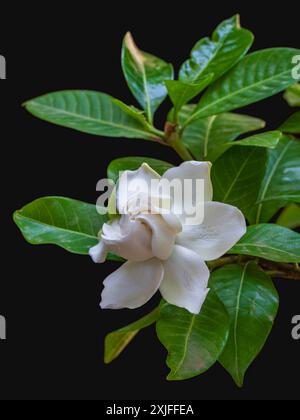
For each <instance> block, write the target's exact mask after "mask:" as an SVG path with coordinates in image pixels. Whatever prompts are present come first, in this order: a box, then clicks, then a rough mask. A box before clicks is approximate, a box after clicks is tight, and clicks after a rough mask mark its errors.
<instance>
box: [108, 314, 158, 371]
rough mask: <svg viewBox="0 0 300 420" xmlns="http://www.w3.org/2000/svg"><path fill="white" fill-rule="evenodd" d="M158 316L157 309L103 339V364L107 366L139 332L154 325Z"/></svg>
mask: <svg viewBox="0 0 300 420" xmlns="http://www.w3.org/2000/svg"><path fill="white" fill-rule="evenodd" d="M159 315H160V309H159V308H157V309H155V310H154V311H153V312H151V313H150V314H149V315H147V316H145V317H143V318H142V319H140V320H138V321H137V322H134V323H133V324H130V325H128V326H127V327H125V328H122V329H120V330H118V331H114V332H112V333H110V334H108V335H107V337H106V339H105V354H104V360H105V363H107V364H109V363H111V362H112V361H113V360H115V359H117V358H118V357H119V356H120V354H121V353H122V352H123V351H124V350H125V348H126V347H127V346H128V345H129V344H130V343H131V341H132V340H133V339H134V338H135V337H136V336H137V334H138V333H139V332H140V331H141V330H143V329H145V328H147V327H150V326H151V325H152V324H154V323H155V322H156V321H157V320H158V318H159Z"/></svg>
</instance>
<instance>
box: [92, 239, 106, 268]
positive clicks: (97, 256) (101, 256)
mask: <svg viewBox="0 0 300 420" xmlns="http://www.w3.org/2000/svg"><path fill="white" fill-rule="evenodd" d="M107 253H108V251H107V250H106V246H105V244H104V243H103V242H102V241H101V242H99V244H98V245H96V246H94V247H93V248H91V249H90V250H89V255H90V257H91V258H92V260H93V261H94V263H95V264H102V263H104V262H105V260H106V257H107Z"/></svg>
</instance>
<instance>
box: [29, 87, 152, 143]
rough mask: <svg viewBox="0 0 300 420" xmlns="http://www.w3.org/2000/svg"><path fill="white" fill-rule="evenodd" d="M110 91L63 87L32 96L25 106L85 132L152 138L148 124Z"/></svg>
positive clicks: (47, 118)
mask: <svg viewBox="0 0 300 420" xmlns="http://www.w3.org/2000/svg"><path fill="white" fill-rule="evenodd" d="M114 101H115V99H114V98H112V97H111V96H109V95H106V94H104V93H99V92H92V91H75V90H74V91H62V92H54V93H49V94H48V95H44V96H41V97H39V98H36V99H32V100H31V101H28V102H26V103H25V108H26V109H27V111H29V112H30V113H31V114H33V115H34V116H36V117H38V118H40V119H42V120H45V121H48V122H51V123H53V124H57V125H60V126H63V127H68V128H73V129H74V130H77V131H81V132H83V133H88V134H93V135H96V136H107V137H128V138H138V139H149V140H151V139H153V137H154V136H153V134H151V133H150V132H149V131H147V129H146V128H145V125H144V124H143V123H142V122H141V121H138V120H137V119H136V118H134V117H133V116H132V115H129V113H128V112H125V111H124V109H122V108H121V107H120V106H118V105H117V104H116V103H115V102H114Z"/></svg>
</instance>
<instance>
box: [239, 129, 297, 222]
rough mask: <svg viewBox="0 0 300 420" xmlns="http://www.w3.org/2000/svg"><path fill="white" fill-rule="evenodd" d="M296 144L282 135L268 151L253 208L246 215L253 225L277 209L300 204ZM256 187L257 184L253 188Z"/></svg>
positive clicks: (265, 218) (268, 217) (273, 213)
mask: <svg viewBox="0 0 300 420" xmlns="http://www.w3.org/2000/svg"><path fill="white" fill-rule="evenodd" d="M299 168H300V141H299V140H295V139H292V138H291V137H288V136H284V137H282V139H281V140H280V142H279V145H278V146H277V147H276V149H274V150H269V151H268V160H267V165H266V173H265V176H264V179H263V180H262V183H261V187H260V189H258V197H257V201H256V205H255V206H253V208H252V210H251V209H250V211H249V209H248V211H247V213H246V215H247V217H248V218H249V220H250V221H251V223H253V224H257V223H264V222H268V221H269V220H270V219H271V218H272V217H273V216H274V215H275V214H276V213H277V211H278V210H280V208H282V207H285V206H286V205H287V204H289V203H291V202H292V203H293V202H300V171H299ZM259 185H260V184H257V187H258V186H259Z"/></svg>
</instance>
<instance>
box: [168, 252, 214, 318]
mask: <svg viewBox="0 0 300 420" xmlns="http://www.w3.org/2000/svg"><path fill="white" fill-rule="evenodd" d="M164 269H165V275H164V278H163V281H162V284H161V286H160V292H161V294H162V296H163V298H164V299H165V300H166V301H167V302H169V303H170V304H172V305H176V306H179V307H180V308H185V309H187V310H188V311H189V312H191V313H193V314H199V313H200V311H201V308H202V305H203V303H204V301H205V299H206V296H207V294H208V292H209V289H208V288H207V285H208V280H209V275H210V273H209V270H208V268H207V266H206V264H205V263H204V262H203V261H201V260H200V259H199V256H198V255H197V254H196V253H195V252H193V251H190V250H188V249H186V248H183V247H181V246H178V245H176V246H175V248H174V252H173V254H172V256H171V258H170V259H169V260H168V261H166V262H165V263H164Z"/></svg>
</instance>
